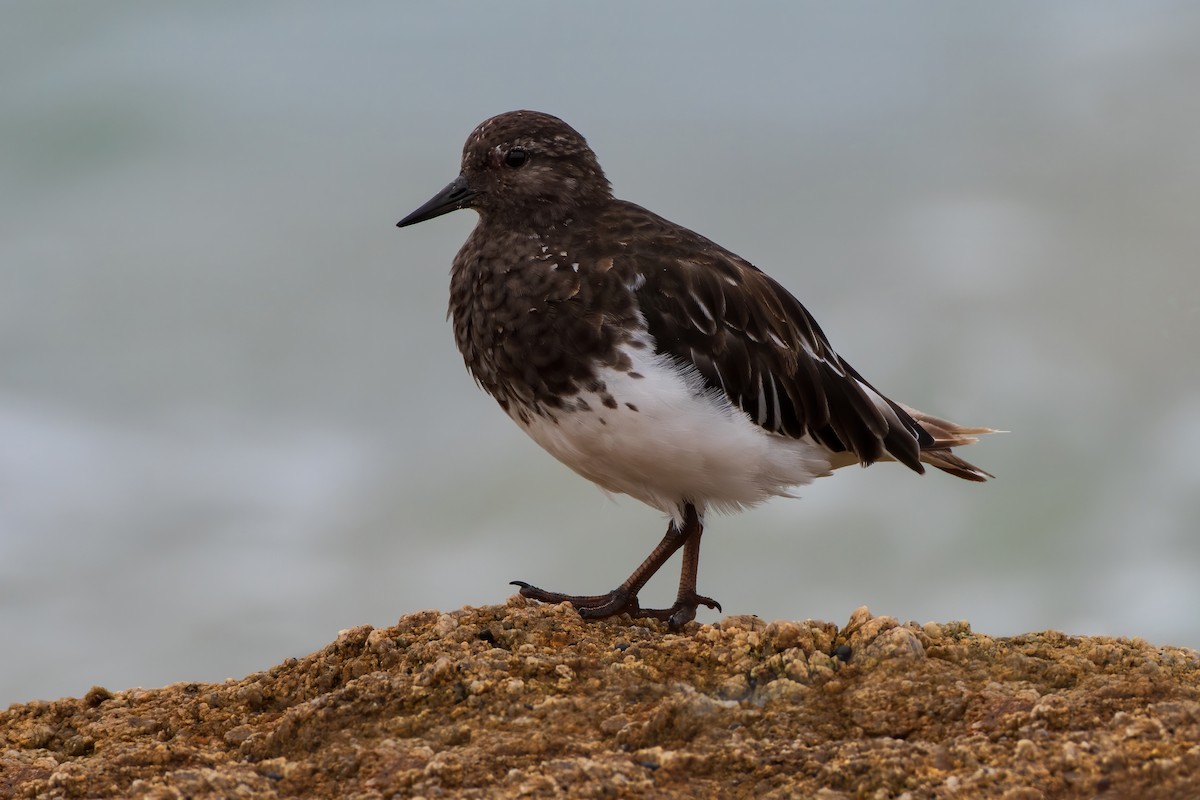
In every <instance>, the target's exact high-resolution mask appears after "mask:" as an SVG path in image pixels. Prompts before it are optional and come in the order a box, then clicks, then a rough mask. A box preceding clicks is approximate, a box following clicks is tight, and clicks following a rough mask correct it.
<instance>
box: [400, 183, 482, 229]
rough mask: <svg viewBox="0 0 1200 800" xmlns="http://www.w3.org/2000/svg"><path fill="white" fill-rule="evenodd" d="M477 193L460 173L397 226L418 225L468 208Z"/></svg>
mask: <svg viewBox="0 0 1200 800" xmlns="http://www.w3.org/2000/svg"><path fill="white" fill-rule="evenodd" d="M475 194H476V193H475V192H473V191H471V187H469V186H467V179H466V178H464V177H463V176H462V175H459V176H458V177H457V178H455V179H454V180H452V181H450V185H449V186H447V187H446V188H445V189H442V190H441V191H440V192H438V193H437V194H435V195H434V196H433V197H431V198H430V199H429V202H428V203H426V204H425V205H423V206H421V207H420V208H418V209H417V210H416V211H414V212H412V213H411V214H409V215H408V216H407V217H405V218H404V219H402V220H400V221H399V222H397V223H396V227H397V228H403V227H404V226H405V225H416V224H417V223H418V222H424V221H425V220H427V219H433V218H434V217H440V216H441V215H442V214H449V213H450V212H451V211H457V210H458V209H460V208H466V207H467V206H468V205H470V203H471V198H472V197H474V196H475Z"/></svg>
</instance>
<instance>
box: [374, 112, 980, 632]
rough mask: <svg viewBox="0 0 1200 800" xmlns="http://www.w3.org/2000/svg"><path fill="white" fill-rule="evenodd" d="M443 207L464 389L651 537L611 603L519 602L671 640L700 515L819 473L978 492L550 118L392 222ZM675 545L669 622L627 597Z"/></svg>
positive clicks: (788, 300) (925, 437)
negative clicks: (625, 508)
mask: <svg viewBox="0 0 1200 800" xmlns="http://www.w3.org/2000/svg"><path fill="white" fill-rule="evenodd" d="M459 209H472V210H474V211H475V212H477V213H478V215H479V219H478V222H477V224H476V226H475V228H474V229H473V230H472V231H471V233H470V235H469V236H468V237H467V240H466V242H465V243H464V244H463V246H462V248H461V249H460V250H459V251H458V254H457V255H456V256H455V258H454V261H453V263H452V265H451V269H450V303H449V313H448V317H449V319H450V320H451V322H452V327H453V330H454V338H455V342H456V344H457V346H458V349H459V351H460V352H461V354H462V357H463V359H464V362H465V364H466V367H467V370H468V371H469V372H470V374H471V375H472V376H473V377H474V379H475V381H476V383H477V384H478V385H479V386H480V387H482V388H483V390H484V391H486V392H487V393H488V394H489V395H491V396H492V397H493V398H495V400H496V402H497V403H499V405H500V407H501V409H503V410H504V412H505V413H507V414H508V416H509V417H510V418H512V420H513V421H514V422H516V424H517V425H518V426H519V427H520V428H521V429H522V430H523V431H524V432H525V433H526V434H528V435H529V436H530V437H531V438H532V439H533V440H534V441H535V442H536V443H537V444H539V445H540V446H541V447H542V448H544V449H545V450H546V451H548V452H549V453H550V454H551V455H552V456H554V457H555V458H556V459H558V460H559V461H560V462H562V463H563V464H565V465H566V466H567V467H569V468H570V469H572V470H574V471H575V472H576V473H578V474H579V475H581V476H583V477H584V478H587V479H588V480H590V481H592V482H593V483H595V484H597V485H598V486H599V487H600V488H601V489H603V490H605V491H606V492H608V493H613V494H625V495H629V496H631V497H633V498H636V499H637V500H640V501H642V502H643V503H645V504H647V505H649V506H651V507H652V508H655V509H658V510H659V511H661V512H663V513H664V514H665V515H666V516H667V517H668V518H669V522H668V526H667V531H666V533H665V534H664V535H663V537H662V539H661V540H660V541H659V543H658V545H657V546H655V548H654V549H653V550H652V551H651V553H650V555H648V556H647V557H646V558H645V560H644V561H643V562H642V563H641V564H640V565H639V566H638V567H637V569H635V570H634V571H633V573H632V574H630V576H629V577H628V578H627V579H626V580H625V581H624V582H623V583H621V584H620V585H619V586H618V587H617V588H615V589H613V590H611V591H609V592H607V593H604V594H596V595H577V594H569V593H563V592H551V591H546V590H543V589H540V588H538V587H536V586H533V585H530V584H529V583H526V582H524V581H513V582H512V583H513V585H515V586H517V587H518V588H519V591H520V594H521V595H523V596H524V597H526V598H528V599H531V600H535V601H540V602H543V603H564V602H567V603H570V604H571V605H572V606H574V608H575V610H576V611H577V612H578V613H579V614H580V616H582V617H584V618H585V619H603V618H606V617H613V616H617V615H622V614H628V615H629V616H630V618H653V619H658V620H660V621H663V622H666V623H667V625H668V628H669V629H671V630H679V629H681V628H682V627H683V626H684V625H686V624H687V623H689V622H691V621H692V620H694V619H695V617H696V611H697V609H698V607H699V606H701V605H703V606H705V607H707V608H710V609H715V610H717V611H721V610H722V608H721V605H720V603H718V602H717V601H716V600H714V599H712V598H711V597H708V596H705V595H701V594H699V593H698V592H697V586H696V584H697V577H698V571H699V560H700V538H701V535H702V533H703V532H704V527H705V518H706V514H707V513H708V512H710V511H715V512H736V511H739V510H742V509H745V508H749V507H751V506H755V505H757V504H759V503H762V502H763V501H765V500H767V499H769V498H772V497H776V496H794V495H793V490H795V489H796V488H797V487H800V486H804V485H806V484H809V483H811V482H812V481H813V480H814V479H815V478H817V477H821V476H826V475H829V474H831V473H832V472H833V471H834V470H836V469H838V468H841V467H845V466H849V465H852V464H860V465H862V466H868V465H870V464H873V463H876V462H881V461H897V462H899V463H901V464H903V465H904V466H906V467H908V468H909V469H910V470H912V471H913V472H916V473H923V472H924V471H925V467H924V465H926V464H928V465H930V466H933V467H936V468H937V469H940V470H942V471H944V472H947V473H949V474H951V475H954V476H956V477H959V478H962V479H965V480H968V481H976V482H981V481H985V480H987V479H988V478H993V477H994V476H993V475H991V473H988V472H986V471H984V470H982V469H980V468H979V467H976V466H974V465H973V464H970V463H969V462H967V461H965V460H963V459H962V458H961V457H960V456H959V455H957V454H956V453H955V452H954V449H955V448H957V447H959V446H962V445H966V444H971V443H973V442H976V441H977V440H978V436H979V435H981V434H986V433H993V432H995V431H993V430H992V429H991V428H984V427H963V426H960V425H957V424H955V423H953V422H949V421H947V420H945V419H941V418H939V417H935V416H932V415H929V414H925V413H923V412H920V411H917V410H916V409H914V408H910V407H909V406H906V405H902V404H900V403H897V402H895V401H893V400H890V399H888V398H887V397H885V396H884V395H883V394H882V393H881V392H880V391H879V390H877V389H876V388H875V387H874V386H872V385H871V384H870V383H868V382H867V380H866V379H865V378H863V376H862V375H860V374H859V373H858V371H857V370H855V369H854V367H852V366H850V364H849V363H848V362H847V361H846V360H845V359H844V358H842V357H841V356H839V355H838V354H837V352H835V351H834V349H833V347H832V345H831V344H830V342H829V339H828V338H827V337H826V335H825V333H824V332H823V331H822V330H821V328H820V326H819V325H818V324H817V322H816V320H815V319H814V318H813V316H812V315H811V314H810V313H809V312H808V310H807V309H806V308H805V307H804V306H803V305H801V303H800V301H798V300H797V299H796V298H795V297H794V296H793V295H792V294H791V293H789V292H788V291H787V289H785V288H784V287H783V286H782V285H781V284H780V283H778V282H777V281H776V280H774V279H773V278H771V277H770V276H768V275H767V274H766V273H765V272H763V271H761V270H759V269H758V268H757V267H755V266H754V265H752V264H751V263H750V262H749V261H747V260H745V259H743V258H741V257H740V256H738V255H736V254H735V253H733V252H731V251H729V250H727V249H725V248H724V247H721V246H720V245H718V244H717V243H715V242H713V241H711V240H710V239H707V238H705V237H704V236H701V235H700V234H698V233H695V232H694V231H691V230H689V229H688V228H685V227H683V226H681V225H677V224H675V223H673V222H670V221H668V220H666V219H664V218H663V217H661V216H659V215H657V214H655V213H653V212H652V211H649V210H647V209H645V208H642V207H641V206H638V205H635V204H633V203H630V202H627V201H624V200H619V199H616V198H615V197H614V196H613V192H612V187H611V184H610V182H609V180H608V178H607V177H606V176H605V173H604V171H603V170H602V169H601V167H600V163H599V161H598V159H597V156H596V154H595V153H594V152H593V150H592V148H591V147H590V146H589V145H588V143H587V141H586V140H585V139H584V137H583V136H582V135H581V134H580V133H579V132H578V131H576V130H575V129H574V128H572V127H571V126H569V125H568V124H567V123H565V122H564V121H563V120H561V119H559V118H558V117H555V116H552V115H550V114H546V113H542V112H537V111H526V110H523V111H511V112H507V113H503V114H499V115H497V116H494V117H491V118H490V119H487V120H485V121H484V122H482V123H480V124H479V126H478V127H476V128H475V130H474V131H473V132H472V133H471V134H470V136H469V137H468V138H467V141H466V143H465V145H464V146H463V151H462V160H461V170H460V174H459V175H458V177H456V178H455V179H454V180H452V181H451V182H450V183H449V185H447V186H446V187H445V188H444V189H442V190H441V191H440V192H438V193H437V194H436V195H434V196H433V197H432V198H431V199H430V200H428V201H427V202H426V203H424V204H423V205H421V206H420V207H418V208H417V209H416V210H414V211H413V212H412V213H411V214H409V215H408V216H406V217H404V218H403V219H402V220H400V221H399V222H398V223H397V226H398V227H401V228H403V227H407V226H409V225H414V224H416V223H419V222H424V221H427V220H431V219H434V218H435V217H439V216H441V215H443V214H447V213H450V212H452V211H456V210H459ZM680 549H682V550H683V557H682V560H683V564H682V568H681V570H680V579H679V589H678V592H677V594H676V598H675V601H674V603H673V604H672V605H671V606H670V607H669V608H643V607H642V606H641V604H640V602H639V599H638V594H639V592H640V591H641V590H642V588H643V586H645V584H646V583H647V581H649V579H650V578H651V576H653V575H654V574H655V573H656V572H657V571H658V570H659V568H660V567H662V566H663V564H664V563H666V561H667V560H668V559H670V558H671V556H672V555H673V554H674V553H675V552H677V551H678V550H680Z"/></svg>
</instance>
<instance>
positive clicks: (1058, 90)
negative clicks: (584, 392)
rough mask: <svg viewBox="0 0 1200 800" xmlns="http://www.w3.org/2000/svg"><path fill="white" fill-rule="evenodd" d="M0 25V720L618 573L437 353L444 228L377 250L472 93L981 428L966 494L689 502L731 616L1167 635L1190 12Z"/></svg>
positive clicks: (432, 183)
mask: <svg viewBox="0 0 1200 800" xmlns="http://www.w3.org/2000/svg"><path fill="white" fill-rule="evenodd" d="M0 16H2V17H3V24H2V25H0V109H2V111H0V706H3V705H6V704H8V703H10V702H16V701H23V700H29V699H34V698H52V697H56V696H60V695H80V694H82V693H83V692H85V691H87V689H88V688H89V687H90V686H91V685H92V684H101V685H105V686H107V687H109V688H111V689H114V690H115V689H121V688H126V687H129V686H134V685H144V686H155V685H161V684H164V683H168V682H173V681H181V680H205V681H208V680H219V679H222V678H225V677H227V676H241V675H243V674H246V673H248V672H252V671H254V670H258V669H263V668H266V667H269V666H271V665H273V664H275V663H278V662H279V661H280V660H282V659H284V658H286V657H288V656H298V655H303V654H305V653H307V652H309V651H311V650H313V649H315V648H317V647H320V646H321V645H323V644H325V643H326V642H328V641H330V640H331V639H333V637H334V636H335V635H336V632H337V631H338V630H339V629H340V628H346V627H349V626H353V625H358V624H363V623H370V624H373V625H377V626H383V625H388V624H390V623H391V622H393V621H394V620H395V619H396V618H397V617H399V616H400V615H402V614H404V613H407V612H412V611H416V610H419V609H426V608H440V609H444V610H449V609H455V608H458V607H460V606H462V605H464V604H485V603H496V602H502V601H503V600H504V599H505V598H506V597H507V596H509V594H510V592H511V587H509V586H508V583H507V582H508V581H509V580H511V579H515V578H520V579H525V580H529V581H531V582H535V583H537V584H539V585H543V586H546V587H548V588H552V589H569V590H576V591H585V592H590V591H603V590H607V589H609V588H611V586H613V585H615V583H616V582H618V581H619V580H621V579H622V578H624V576H625V575H626V574H627V573H628V572H629V571H630V570H631V569H632V568H633V566H635V565H636V564H637V562H638V561H639V560H640V559H641V558H642V557H643V556H644V555H645V554H646V553H647V552H648V551H649V549H650V548H651V546H652V545H653V544H654V543H655V542H656V541H657V540H658V537H659V536H660V534H661V531H662V529H663V525H664V523H663V521H662V520H661V519H660V518H659V517H658V515H657V514H656V513H655V512H653V511H651V510H649V509H647V508H644V507H641V506H639V505H638V504H637V503H635V502H633V501H630V500H627V499H626V500H622V501H619V502H616V503H614V502H611V501H610V500H608V499H606V498H605V497H604V496H603V495H602V494H601V493H600V492H599V491H598V490H596V489H594V488H593V487H592V486H591V485H590V484H587V483H586V482H585V481H583V480H582V479H581V478H578V477H576V476H575V475H574V474H572V473H570V472H569V471H568V470H566V469H565V468H563V467H561V466H559V465H558V464H557V463H556V462H554V461H553V460H552V459H551V458H550V457H549V456H546V455H545V454H543V453H542V452H541V451H540V450H538V448H537V447H536V446H535V445H534V444H532V442H529V441H527V440H526V439H525V438H524V437H523V435H522V434H521V433H520V432H519V431H518V430H517V428H516V427H515V426H514V425H512V424H511V423H510V422H509V421H508V420H507V418H506V417H504V415H503V414H502V413H501V412H500V411H499V409H498V408H497V407H495V405H494V403H493V401H492V400H491V399H489V398H488V397H486V396H485V395H483V394H482V393H481V392H479V391H478V390H477V389H476V388H475V387H474V386H473V384H472V382H471V380H470V378H469V377H468V375H467V374H466V372H465V370H464V369H463V367H462V363H461V360H460V358H459V356H458V354H457V352H456V351H455V349H454V345H453V342H452V337H451V333H450V330H449V326H448V323H447V322H446V321H445V303H446V287H447V280H448V278H447V272H448V269H449V264H450V260H451V258H452V257H453V255H454V253H455V251H456V250H457V248H458V247H459V245H460V244H461V242H462V240H463V239H464V237H465V236H466V234H467V232H468V231H469V230H470V228H471V226H472V225H473V224H474V220H475V217H474V215H473V214H471V213H469V212H463V213H459V214H455V215H452V216H450V217H446V218H443V219H440V220H437V221H435V222H431V223H427V224H424V225H422V226H420V227H418V228H413V229H406V230H404V231H398V230H397V229H396V228H395V227H394V223H395V222H396V220H397V219H399V218H400V217H401V216H403V215H404V214H406V213H408V212H409V211H411V210H412V209H413V208H415V207H416V206H417V205H418V204H420V203H422V202H424V201H425V200H426V199H427V198H428V197H429V196H431V195H432V194H433V193H434V192H435V191H436V190H438V189H440V188H441V187H442V186H443V185H445V183H447V182H448V181H449V180H450V179H451V178H453V177H454V176H455V175H456V174H457V170H458V157H459V152H460V148H461V146H462V142H463V140H464V139H465V137H466V135H467V134H468V133H469V132H470V130H471V129H472V128H473V127H474V126H475V124H476V123H478V122H479V121H481V120H482V119H484V118H486V117H488V116H490V115H492V114H495V113H498V112H501V111H507V110H511V109H514V108H533V109H538V110H543V111H548V112H551V113H554V114H557V115H559V116H561V117H563V118H565V119H566V120H567V121H568V122H569V123H571V124H572V125H573V126H575V127H576V128H577V129H579V130H580V131H581V132H583V133H584V135H585V136H587V137H588V139H589V141H590V142H591V143H592V145H593V147H594V148H595V149H596V150H597V152H598V153H599V155H600V159H601V162H602V163H603V164H604V166H605V167H606V169H607V170H608V172H609V177H610V178H611V179H612V181H613V183H614V185H615V188H616V192H617V194H618V196H621V197H625V198H628V199H631V200H634V201H635V202H638V203H641V204H643V205H646V206H648V207H649V208H652V209H654V210H656V211H658V212H659V213H661V214H663V215H664V216H666V217H668V218H669V219H672V220H675V221H677V222H680V223H683V224H685V225H688V226H689V227H692V228H694V229H696V230H699V231H701V232H702V233H704V234H705V235H707V236H709V237H711V238H713V239H716V240H717V241H719V242H721V243H722V244H724V245H726V246H727V247H730V248H731V249H733V250H734V251H736V252H738V253H740V254H742V255H744V256H746V257H747V258H749V259H750V260H751V261H753V262H754V263H756V264H758V265H759V266H761V267H763V268H764V269H766V270H767V271H769V272H771V273H772V274H773V275H775V276H776V277H777V278H778V279H779V280H781V281H782V283H783V284H784V285H785V286H787V287H789V288H790V289H791V290H793V291H794V292H795V293H796V294H797V295H798V296H799V297H800V298H801V300H802V301H803V302H804V303H805V304H806V305H807V306H808V307H809V309H810V310H812V311H813V313H814V314H815V315H816V316H817V318H818V319H819V320H820V321H821V323H822V325H823V326H824V328H825V330H826V332H827V333H828V334H829V335H830V337H831V338H832V340H833V342H834V345H835V346H836V347H837V348H838V350H839V351H840V352H842V353H843V355H845V356H846V357H847V358H848V359H849V360H850V361H851V363H853V364H854V365H855V366H856V367H857V368H858V369H859V370H860V371H861V372H863V373H864V374H865V375H866V376H867V377H868V378H869V379H870V380H871V381H872V382H873V383H875V384H876V385H877V386H878V387H879V388H880V389H882V390H883V391H885V392H886V393H888V394H890V395H891V396H893V397H895V398H897V399H899V400H902V401H904V402H906V403H909V404H912V405H914V406H917V407H919V408H922V409H925V410H928V411H930V412H935V413H939V414H943V415H946V416H948V417H951V418H953V419H955V420H957V421H960V422H963V423H970V424H987V425H992V426H995V427H999V428H1006V429H1009V430H1011V431H1012V433H1010V434H1008V435H1005V436H1002V437H992V438H991V439H989V440H987V441H986V442H985V443H983V444H981V445H977V446H975V447H974V448H972V450H971V452H970V453H969V454H967V455H968V457H969V458H970V459H971V460H972V461H975V462H977V463H978V464H980V465H982V466H984V467H985V468H987V469H989V470H991V471H992V472H994V473H995V474H996V475H997V476H998V478H997V480H996V481H994V482H992V483H989V484H986V485H982V486H978V485H970V484H966V483H963V482H961V481H957V480H954V479H952V478H950V477H948V476H945V475H942V474H940V473H939V474H931V475H928V476H927V477H925V478H921V479H918V478H917V477H915V476H914V475H912V474H910V473H909V472H908V471H906V470H904V469H903V468H901V467H898V466H895V465H884V466H881V467H877V468H874V469H871V470H857V469H850V470H845V471H843V472H841V473H839V474H838V475H837V476H836V477H835V478H833V479H828V480H824V481H820V482H818V483H817V484H816V485H814V486H812V487H810V488H809V489H807V490H806V491H805V492H804V498H803V499H801V500H777V501H774V502H772V503H770V504H768V505H766V506H764V507H761V508H759V509H756V510H755V511H753V512H750V513H747V514H744V515H742V516H740V517H733V518H726V517H718V518H713V519H712V520H710V528H709V530H710V533H709V535H707V536H706V537H705V545H704V557H703V559H702V561H701V584H700V588H701V590H702V591H704V592H705V593H708V594H711V595H713V596H715V597H717V598H718V599H720V600H721V601H722V602H723V603H724V605H725V610H726V612H727V613H734V614H743V613H754V614H758V615H760V616H762V617H764V618H767V619H773V618H799V619H803V618H806V617H813V618H821V619H828V620H832V621H836V622H839V623H840V622H844V621H845V620H846V618H847V617H848V615H849V614H850V612H851V610H852V609H853V608H855V607H856V606H858V605H862V604H868V605H870V606H871V608H872V610H873V611H875V612H876V613H886V614H892V615H895V616H898V617H900V618H902V619H915V620H918V621H925V620H950V619H962V618H965V619H968V620H970V621H971V622H972V624H973V625H974V627H975V628H976V629H977V630H981V631H983V632H986V633H989V634H993V635H1004V634H1015V633H1019V632H1025V631H1031V630H1041V629H1047V628H1056V629H1061V630H1064V631H1066V632H1069V633H1073V634H1113V635H1122V636H1141V637H1144V638H1146V639H1148V640H1150V641H1152V642H1155V643H1159V644H1174V645H1187V646H1191V647H1196V646H1200V614H1197V613H1196V611H1197V609H1198V608H1200V580H1197V575H1198V571H1200V570H1198V567H1200V536H1198V535H1197V527H1198V522H1200V464H1198V461H1197V459H1198V453H1200V367H1198V366H1197V362H1198V361H1200V356H1198V355H1197V350H1198V348H1200V270H1198V265H1197V260H1198V259H1200V224H1198V221H1197V210H1198V209H1200V92H1197V91H1196V85H1197V80H1198V79H1200V48H1198V47H1197V46H1196V42H1197V41H1198V40H1200V6H1197V5H1194V4H1188V3H1154V2H1151V3H1112V4H1109V3H1105V4H1096V3H1090V2H1067V3H1056V4H1051V5H1046V4H1041V3H1005V4H987V5H983V4H956V3H906V4H885V3H871V4H853V5H845V4H808V3H804V4H798V3H776V4H767V3H762V4H739V5H736V6H735V5H734V4H728V5H718V4H706V3H693V2H676V3H660V4H654V5H652V6H651V5H647V6H643V5H642V4H639V3H632V2H627V3H604V4H592V5H584V4H569V5H568V4H558V3H551V2H544V3H504V4H499V3H496V4H492V3H466V4H461V3H460V4H415V3H392V2H363V3H354V4H333V3H316V2H308V3H300V2H287V3H284V2H275V3H272V2H260V3H243V2H206V3H183V4H176V3H172V4H164V3H152V2H110V3H103V4H101V3H81V2H77V3H66V2H48V1H44V2H27V3H9V4H6V5H5V7H4V10H3V12H2V14H0ZM675 569H676V566H675V564H674V562H673V563H672V565H671V566H670V567H668V568H667V569H666V570H665V571H664V576H663V577H662V578H660V579H659V580H658V581H656V582H655V583H653V584H651V587H650V590H649V591H648V594H649V596H648V597H647V598H645V599H646V600H647V601H648V602H659V601H668V600H669V599H670V598H671V597H672V596H673V590H674V580H675V575H676V574H677V573H676V572H675ZM716 618H717V615H716V614H715V613H713V612H702V615H701V619H702V620H705V621H712V620H714V619H716Z"/></svg>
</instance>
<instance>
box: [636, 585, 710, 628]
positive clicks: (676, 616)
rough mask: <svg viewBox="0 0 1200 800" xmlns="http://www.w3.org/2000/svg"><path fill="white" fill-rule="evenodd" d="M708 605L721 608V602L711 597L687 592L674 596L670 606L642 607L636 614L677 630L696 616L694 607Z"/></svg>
mask: <svg viewBox="0 0 1200 800" xmlns="http://www.w3.org/2000/svg"><path fill="white" fill-rule="evenodd" d="M699 606H708V607H709V608H711V609H714V610H715V611H720V610H721V604H720V603H718V602H717V601H716V600H713V599H712V598H711V597H705V596H704V595H702V594H696V593H695V592H688V593H687V594H681V595H680V596H679V597H676V598H675V604H674V605H673V606H671V607H670V608H643V609H641V610H640V612H639V613H638V615H637V616H641V617H654V618H655V619H658V620H662V621H663V622H665V623H667V627H668V628H670V629H671V630H673V631H677V630H679V629H680V628H682V627H683V626H684V625H687V624H688V623H689V622H691V621H692V620H694V619H695V618H696V608H697V607H699Z"/></svg>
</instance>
